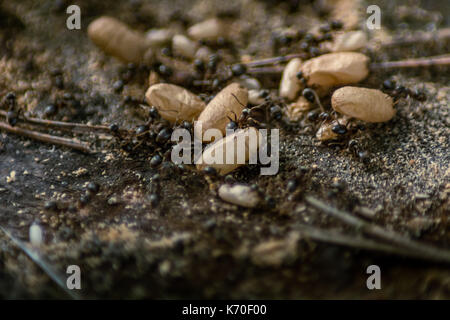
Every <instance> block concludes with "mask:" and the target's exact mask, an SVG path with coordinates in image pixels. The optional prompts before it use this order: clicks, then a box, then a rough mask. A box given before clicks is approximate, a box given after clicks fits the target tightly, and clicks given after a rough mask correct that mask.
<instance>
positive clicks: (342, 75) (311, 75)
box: [300, 52, 369, 87]
mask: <svg viewBox="0 0 450 320" xmlns="http://www.w3.org/2000/svg"><path fill="white" fill-rule="evenodd" d="M368 62H369V58H368V57H367V56H366V55H364V54H362V53H359V52H336V53H328V54H324V55H321V56H319V57H316V58H312V59H310V60H308V61H306V62H304V63H303V64H302V65H301V67H300V70H301V71H302V72H303V76H304V77H305V78H306V79H308V85H309V86H316V87H333V86H344V85H348V84H353V83H358V82H360V81H361V80H364V79H365V78H366V77H367V75H368V74H369V69H368V66H367V65H368Z"/></svg>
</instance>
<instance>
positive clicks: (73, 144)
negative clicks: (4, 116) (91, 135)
mask: <svg viewBox="0 0 450 320" xmlns="http://www.w3.org/2000/svg"><path fill="white" fill-rule="evenodd" d="M0 130H4V131H6V132H9V133H14V134H17V135H20V136H24V137H27V138H31V139H34V140H37V141H41V142H46V143H51V144H55V145H60V146H64V147H68V148H71V149H75V150H78V151H81V152H84V153H94V151H93V150H92V149H90V148H89V147H88V146H87V145H86V144H85V143H81V142H78V141H76V140H73V139H67V138H62V137H57V136H52V135H49V134H45V133H41V132H37V131H32V130H28V129H23V128H19V127H12V126H10V125H9V124H7V123H5V122H2V121H0Z"/></svg>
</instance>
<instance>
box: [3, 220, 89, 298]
mask: <svg viewBox="0 0 450 320" xmlns="http://www.w3.org/2000/svg"><path fill="white" fill-rule="evenodd" d="M0 229H1V230H2V231H3V232H4V233H5V235H6V236H7V237H8V238H9V239H10V240H11V241H12V242H13V243H14V244H15V245H16V246H18V247H19V248H20V249H21V250H22V251H23V252H24V253H25V254H26V255H27V256H28V257H29V258H30V259H31V260H32V261H33V262H34V263H36V264H37V265H38V266H39V267H40V268H41V269H42V270H43V271H44V272H45V273H46V274H47V275H48V276H49V277H50V279H52V280H53V281H54V282H55V283H56V284H57V285H58V286H59V287H60V288H62V289H63V290H64V292H65V293H67V294H68V295H69V296H70V297H71V298H72V299H74V300H80V299H81V297H80V296H79V295H78V294H77V293H76V292H74V291H72V290H69V289H68V288H67V285H66V281H65V279H64V277H63V276H61V275H59V274H58V272H57V271H55V270H54V269H53V267H51V266H50V265H49V264H48V263H47V262H46V261H45V260H44V259H43V258H42V257H41V255H40V254H39V252H37V251H36V250H34V249H31V248H28V247H27V246H26V244H25V243H23V242H22V241H20V240H19V239H17V238H16V237H14V236H13V235H12V234H11V233H10V232H9V231H8V230H6V229H5V228H3V227H2V226H0Z"/></svg>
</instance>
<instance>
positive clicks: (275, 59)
mask: <svg viewBox="0 0 450 320" xmlns="http://www.w3.org/2000/svg"><path fill="white" fill-rule="evenodd" d="M301 57H303V54H302V53H293V54H288V55H285V56H278V57H271V58H266V59H261V60H254V61H250V62H247V63H243V65H245V66H247V67H261V66H267V65H271V64H276V63H281V62H286V61H289V60H291V59H294V58H301Z"/></svg>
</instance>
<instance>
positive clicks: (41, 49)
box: [0, 0, 450, 298]
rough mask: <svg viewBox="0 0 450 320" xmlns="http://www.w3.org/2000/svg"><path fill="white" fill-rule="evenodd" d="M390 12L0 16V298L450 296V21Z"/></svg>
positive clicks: (253, 3) (423, 12) (93, 9)
mask: <svg viewBox="0 0 450 320" xmlns="http://www.w3.org/2000/svg"><path fill="white" fill-rule="evenodd" d="M376 2H377V5H379V7H380V8H381V10H382V12H383V20H382V22H381V28H379V29H375V30H367V28H365V27H364V26H366V24H365V21H366V19H367V17H366V16H365V14H366V13H365V12H366V10H364V8H365V7H366V6H367V4H366V3H365V2H364V1H356V0H339V1H281V2H278V1H257V0H249V1H242V2H236V3H234V2H230V3H223V2H222V1H217V2H214V1H211V2H204V1H198V0H192V1H174V2H173V3H172V2H171V3H165V2H160V1H148V2H146V1H129V2H128V1H123V2H121V3H120V4H116V5H114V6H111V7H110V6H108V5H104V4H102V3H97V2H95V1H90V0H82V1H81V0H80V1H78V3H76V4H77V5H78V6H79V7H80V8H81V13H82V15H81V17H82V28H81V29H80V30H69V29H68V28H67V27H66V19H67V14H66V12H65V8H66V3H65V1H56V2H55V1H44V2H43V4H42V5H40V6H39V7H36V6H34V5H33V4H32V1H24V2H23V3H21V4H9V5H6V4H5V5H3V6H2V7H1V8H0V9H1V12H0V15H1V16H4V17H8V18H7V19H3V20H4V21H8V23H7V24H6V25H1V28H2V29H1V30H0V40H1V41H2V44H3V45H2V47H1V49H0V53H1V60H0V85H1V87H0V88H1V91H0V98H1V105H0V131H1V134H0V200H1V201H2V207H1V208H0V227H1V230H2V232H3V233H2V234H1V237H2V238H0V243H1V246H2V252H1V253H0V255H1V258H2V259H1V260H0V261H1V262H0V279H5V281H1V283H0V296H4V297H31V296H33V297H36V296H37V297H65V294H68V295H70V296H71V297H74V298H79V297H82V298H88V297H131V298H142V297H151V298H180V297H182V298H226V297H229V298H345V297H359V298H371V297H376V298H378V297H384V298H394V297H395V298H397V297H438V298H440V297H445V296H448V294H449V293H450V287H449V285H448V284H449V283H450V282H449V279H450V273H449V272H448V271H446V269H445V266H448V263H449V262H450V251H449V250H448V249H447V248H448V246H449V244H448V241H449V240H450V238H449V234H450V233H449V232H448V231H449V230H448V229H449V223H448V213H449V194H450V179H449V178H450V171H449V170H450V169H449V162H450V157H449V153H448V150H449V149H450V148H449V137H450V130H449V127H450V126H449V122H450V119H449V114H448V101H449V99H450V88H449V86H448V84H449V76H448V71H449V64H450V55H449V54H448V53H449V52H450V50H449V49H450V32H448V30H449V29H448V28H449V27H450V25H449V22H448V21H446V20H445V17H443V16H442V15H445V14H446V13H447V15H448V14H450V9H448V8H447V9H448V10H447V12H446V11H445V10H446V9H445V8H444V11H442V8H439V10H437V9H436V8H425V7H424V8H422V7H421V6H413V7H407V6H405V5H402V4H397V3H396V4H392V3H388V2H387V1H376ZM400 2H401V1H400ZM408 10H409V11H408ZM49 11H50V13H49ZM439 11H441V12H443V13H442V14H441V13H439ZM343 13H345V14H343ZM394 18H395V19H399V20H400V21H401V22H399V23H398V24H396V25H394V26H392V24H393V20H392V19H394ZM3 20H2V21H3ZM424 23H425V24H426V25H427V28H426V30H427V31H417V30H423V24H424ZM405 25H406V26H405ZM415 29H417V30H415ZM272 129H276V130H272ZM180 130H181V131H180ZM277 130H278V131H277ZM176 132H186V133H188V134H189V136H192V137H199V141H197V142H198V144H199V147H198V145H197V147H198V148H199V149H198V151H199V152H197V153H195V152H192V153H189V154H188V156H187V158H186V159H187V160H188V162H189V163H195V164H187V163H180V162H176V161H173V155H174V150H175V148H177V147H178V144H177V141H174V140H173V139H172V136H173V134H175V133H176ZM211 132H214V134H211ZM266 132H270V136H265V133H266ZM226 133H228V134H227V135H225V134H226ZM275 134H276V135H279V136H278V138H279V144H277V140H276V139H275V140H273V139H272V140H271V138H273V137H274V135H275ZM252 137H256V141H257V143H256V145H255V144H253V145H252V143H251V142H252ZM264 137H267V138H268V141H269V140H270V142H266V141H265V139H264ZM241 138H242V139H241ZM239 139H241V140H242V141H244V151H245V152H244V155H243V160H244V161H237V158H239V155H235V156H233V157H232V158H233V159H232V160H233V161H232V162H231V163H225V164H220V163H214V162H213V160H214V159H215V158H217V157H218V156H219V157H222V158H227V155H228V154H229V153H230V151H231V149H230V143H234V142H235V141H237V140H239ZM194 144H195V142H193V141H192V143H191V142H189V144H188V147H193V149H195V146H194ZM232 148H233V151H234V150H235V149H234V148H235V146H234V144H233V145H232ZM262 150H263V151H265V153H267V156H268V157H269V159H270V160H271V161H272V162H269V163H267V162H265V163H261V162H262V161H260V163H255V162H252V159H254V158H255V157H256V154H258V155H261V151H262ZM199 159H200V160H201V162H198V163H197V162H196V160H199ZM275 159H276V160H275ZM241 160H242V159H241ZM274 161H275V162H276V163H274ZM267 165H270V166H271V168H276V172H275V174H267V172H269V171H268V170H267V169H268V167H267ZM263 169H266V171H263ZM262 172H266V174H265V175H264V174H263V175H261V173H262ZM271 172H272V171H271ZM373 264H376V265H379V266H380V268H381V270H383V286H384V287H383V290H374V291H372V290H368V289H367V287H366V279H365V275H366V268H367V267H368V266H369V265H373ZM70 265H77V266H79V267H80V270H81V271H82V274H83V285H82V288H83V289H82V290H80V291H78V292H76V293H75V294H74V292H73V291H70V290H67V288H65V287H64V286H63V285H62V286H60V288H58V285H60V284H61V283H65V280H64V277H65V271H66V268H67V266H70ZM413 273H414V275H415V276H414V279H416V280H415V281H411V278H410V276H411V274H413ZM436 282H438V283H439V285H438V286H437V287H433V284H434V283H436ZM61 287H62V288H61ZM64 291H65V292H64Z"/></svg>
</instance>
